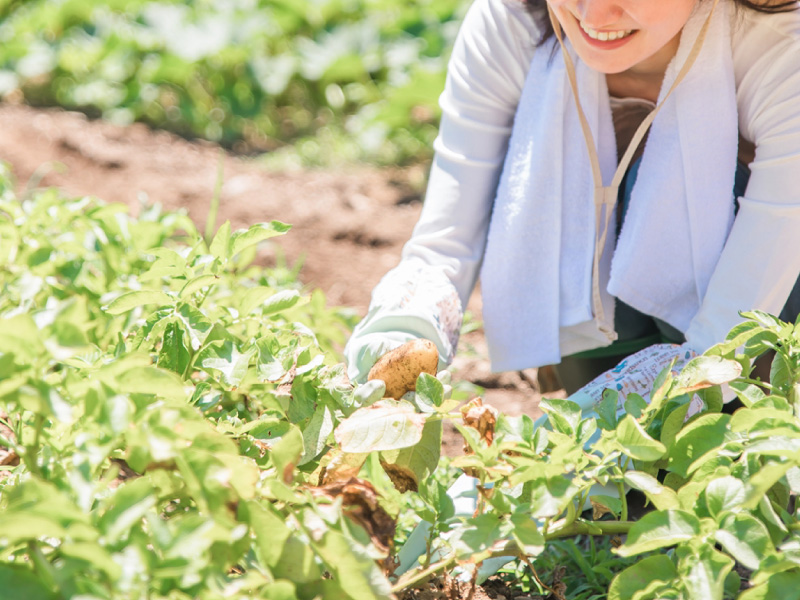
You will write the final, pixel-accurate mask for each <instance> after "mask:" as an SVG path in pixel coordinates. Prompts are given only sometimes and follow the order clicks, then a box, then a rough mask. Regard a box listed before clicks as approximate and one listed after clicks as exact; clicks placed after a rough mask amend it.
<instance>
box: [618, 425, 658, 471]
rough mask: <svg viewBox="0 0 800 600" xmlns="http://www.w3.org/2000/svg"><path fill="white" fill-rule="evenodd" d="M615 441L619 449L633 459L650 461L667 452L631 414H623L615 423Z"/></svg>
mask: <svg viewBox="0 0 800 600" xmlns="http://www.w3.org/2000/svg"><path fill="white" fill-rule="evenodd" d="M616 442H617V444H618V445H619V448H620V450H621V451H622V452H623V453H624V454H625V455H627V456H630V457H631V458H633V459H634V460H643V461H647V462H651V461H655V460H658V459H659V458H661V457H662V456H664V454H665V453H666V452H667V449H666V447H665V446H664V444H662V443H661V442H659V441H658V440H654V439H653V438H652V437H650V436H649V435H648V434H647V432H646V431H645V430H644V428H642V426H641V425H640V424H639V422H638V421H637V420H636V419H634V418H633V417H632V416H631V415H625V416H624V417H623V418H622V420H621V421H620V422H619V425H617V437H616Z"/></svg>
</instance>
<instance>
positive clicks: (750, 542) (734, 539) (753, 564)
mask: <svg viewBox="0 0 800 600" xmlns="http://www.w3.org/2000/svg"><path fill="white" fill-rule="evenodd" d="M714 539H716V540H717V542H719V543H720V545H722V547H723V548H725V550H727V551H728V553H730V555H731V556H733V558H735V559H736V560H737V561H738V562H740V563H741V564H743V565H744V566H745V567H747V568H748V569H750V570H752V571H755V570H756V569H758V568H759V566H760V565H761V561H762V560H763V559H764V558H767V557H768V556H769V555H771V554H774V552H775V548H774V546H773V545H772V541H771V540H770V538H769V531H767V528H766V526H765V525H764V524H763V523H762V522H761V521H759V520H758V519H756V518H755V517H753V516H751V515H747V514H739V515H728V516H727V517H726V518H725V520H724V521H723V522H722V523H721V524H720V528H719V530H718V531H717V532H716V534H715V535H714Z"/></svg>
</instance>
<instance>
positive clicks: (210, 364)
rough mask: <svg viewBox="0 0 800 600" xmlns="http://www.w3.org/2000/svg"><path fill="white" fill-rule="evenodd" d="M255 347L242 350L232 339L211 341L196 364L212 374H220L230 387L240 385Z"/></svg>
mask: <svg viewBox="0 0 800 600" xmlns="http://www.w3.org/2000/svg"><path fill="white" fill-rule="evenodd" d="M254 353H255V349H251V350H248V351H247V352H240V351H239V348H237V347H236V345H235V344H234V343H233V342H231V341H230V340H225V341H217V342H211V343H210V344H209V345H208V346H206V347H205V348H203V350H202V351H201V352H200V354H199V355H198V356H197V361H196V364H197V365H198V366H199V367H200V368H201V369H203V370H204V371H206V372H207V373H209V374H211V375H214V376H216V375H218V376H219V377H220V379H221V380H222V383H223V384H224V385H225V386H227V387H229V388H236V387H239V384H240V383H241V382H242V379H244V377H245V375H247V367H248V365H249V364H250V358H251V357H252V356H253V354H254Z"/></svg>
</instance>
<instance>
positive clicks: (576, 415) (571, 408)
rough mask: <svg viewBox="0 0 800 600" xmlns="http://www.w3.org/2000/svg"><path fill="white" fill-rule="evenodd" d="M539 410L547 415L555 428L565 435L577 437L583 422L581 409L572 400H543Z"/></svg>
mask: <svg viewBox="0 0 800 600" xmlns="http://www.w3.org/2000/svg"><path fill="white" fill-rule="evenodd" d="M539 408H540V409H541V410H542V411H544V412H545V413H547V416H548V418H549V419H550V422H551V423H552V424H553V428H554V429H555V430H556V431H560V432H561V433H563V434H565V435H570V436H572V435H575V432H576V431H577V430H578V425H579V424H580V421H581V407H580V406H579V405H578V404H577V403H575V402H573V401H572V400H564V399H561V398H543V399H542V400H541V401H540V402H539Z"/></svg>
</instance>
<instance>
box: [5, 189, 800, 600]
mask: <svg viewBox="0 0 800 600" xmlns="http://www.w3.org/2000/svg"><path fill="white" fill-rule="evenodd" d="M12 190H13V185H12V184H11V182H10V181H9V180H8V177H7V174H5V173H3V176H2V177H0V234H2V235H0V286H2V290H3V293H2V294H0V446H2V448H0V449H1V450H2V455H0V458H2V464H0V542H1V543H0V583H2V584H3V586H4V587H3V588H2V589H4V590H9V589H10V590H14V593H15V594H17V595H18V597H20V598H33V599H38V598H43V599H50V598H81V599H89V598H109V599H113V600H128V599H138V598H144V597H147V598H151V599H156V600H157V599H169V600H175V599H181V598H186V599H188V598H200V599H211V598H220V597H225V598H234V599H242V600H244V599H245V598H268V599H284V598H301V599H306V598H316V597H323V598H351V599H362V598H363V599H377V598H388V597H390V596H391V595H392V594H393V593H398V592H401V591H402V590H405V589H407V588H409V587H412V586H415V585H417V584H418V583H419V582H422V581H424V580H426V579H427V578H429V577H430V576H432V575H435V574H437V573H440V572H442V571H445V570H446V571H449V572H450V573H452V574H453V575H454V576H456V577H459V578H461V579H464V580H467V581H470V580H474V578H475V577H476V576H477V570H478V568H479V566H480V565H481V564H482V563H483V562H484V561H486V560H487V559H489V558H494V557H499V556H505V557H510V558H517V559H519V560H520V561H521V563H519V564H523V565H525V572H526V573H527V574H528V579H527V580H525V582H524V585H525V587H527V589H528V590H534V589H537V590H538V591H544V590H545V589H546V588H545V587H543V586H542V585H540V583H539V580H537V579H536V576H535V574H534V572H533V571H532V570H531V569H530V567H531V566H533V568H535V569H541V570H542V571H543V572H549V573H554V569H553V568H552V566H553V564H554V561H557V560H560V559H559V558H558V557H559V556H562V557H565V558H564V561H565V562H567V563H568V564H570V565H573V566H574V570H576V571H579V572H580V573H581V574H582V575H583V577H584V581H583V583H577V584H575V583H573V580H572V579H570V578H566V579H564V581H567V580H569V582H570V583H569V584H568V589H569V590H570V593H571V594H573V596H574V597H575V598H586V599H589V598H597V597H603V595H604V594H605V593H606V591H607V595H608V597H609V598H613V599H631V600H633V599H637V600H644V599H647V598H665V599H695V598H697V599H700V598H702V599H704V600H706V599H712V600H713V599H722V598H740V599H741V600H756V599H759V598H773V597H790V595H791V594H792V593H794V592H793V590H794V589H796V587H797V585H798V583H800V539H799V538H798V535H797V532H798V531H800V519H799V517H800V515H799V514H798V509H797V506H796V502H795V498H796V495H797V493H798V492H800V420H799V418H798V409H799V407H800V398H799V397H798V394H800V386H799V385H798V381H800V325H796V324H788V323H782V322H780V321H778V320H777V319H775V318H774V317H771V316H769V315H766V314H763V313H758V312H754V313H747V314H745V315H744V317H745V318H747V319H748V320H747V321H746V322H745V323H743V324H741V325H739V326H737V327H736V328H735V329H734V330H733V331H732V332H731V333H730V335H729V336H728V339H727V340H726V341H724V342H722V343H720V344H718V345H716V346H714V347H713V348H711V349H710V350H709V351H708V352H707V353H706V354H705V355H704V356H702V357H699V358H697V359H695V360H694V361H692V362H690V363H689V364H688V365H687V366H686V368H685V369H684V370H683V371H682V372H681V373H672V372H670V371H669V370H665V371H664V372H663V373H662V374H661V375H660V376H659V378H658V380H657V381H656V384H655V386H654V389H653V391H652V393H651V394H650V398H649V402H644V400H643V399H642V398H640V397H634V396H631V397H627V398H620V397H619V395H618V394H616V393H607V394H606V395H605V396H604V398H603V399H602V401H601V402H600V403H599V405H598V407H597V411H596V414H595V413H590V414H582V413H581V410H580V409H579V407H578V406H577V405H576V404H575V403H573V402H571V401H569V400H559V399H553V400H548V401H544V402H542V404H541V406H542V408H543V409H544V411H545V413H546V416H545V417H543V418H542V419H541V420H540V421H539V422H537V423H534V422H533V420H532V419H530V418H529V417H527V416H520V417H508V416H506V415H502V414H497V413H496V411H494V410H493V409H491V408H489V407H484V406H482V405H481V403H480V402H478V401H477V400H475V401H472V402H470V403H469V405H468V406H467V407H464V408H463V409H462V410H456V409H457V408H458V405H459V402H458V401H456V400H453V399H450V398H448V397H447V395H448V390H449V385H447V383H448V382H447V379H446V377H444V376H443V380H440V379H437V378H435V377H432V376H429V375H422V376H420V377H419V378H418V381H417V391H416V393H410V394H408V395H406V396H405V397H404V398H403V399H401V400H400V401H395V400H389V399H384V398H382V395H383V393H384V392H385V386H383V385H382V383H380V382H370V383H368V384H366V385H363V386H358V387H354V386H353V385H351V384H350V382H349V381H347V379H346V377H345V374H344V368H343V365H342V364H339V363H337V361H336V358H335V356H336V348H337V347H338V346H339V345H341V343H342V341H343V339H344V334H345V331H346V327H347V326H349V325H350V324H351V321H350V320H349V318H348V317H347V316H346V315H344V314H342V313H340V312H338V311H335V310H331V309H328V308H326V307H325V302H324V298H323V297H322V296H321V295H320V294H319V293H318V292H317V293H314V294H312V295H311V296H310V297H309V296H307V295H305V294H303V293H302V290H301V289H300V288H299V285H298V283H297V282H296V281H294V280H293V279H292V278H288V279H287V278H285V277H284V276H283V275H281V273H283V271H282V270H280V269H279V270H277V271H274V270H271V269H266V268H262V267H258V266H255V265H254V263H253V260H254V259H255V257H256V256H257V253H258V245H259V244H261V243H271V242H270V239H271V238H273V237H276V236H280V235H283V234H285V233H286V232H287V231H288V226H287V225H285V224H283V223H280V222H279V221H272V222H270V223H261V224H257V225H253V226H252V227H250V228H248V229H246V230H241V231H232V230H231V227H230V225H229V224H227V223H226V224H223V225H222V226H221V227H220V228H219V229H218V231H217V232H216V233H215V234H214V235H212V236H210V238H211V239H210V240H208V241H206V240H205V239H203V237H202V236H201V235H200V234H199V232H198V231H197V229H196V228H195V226H194V225H193V224H192V223H191V222H190V221H189V219H188V218H187V217H186V216H185V215H183V214H180V213H163V212H161V211H160V210H159V209H158V207H143V209H142V210H141V212H140V214H139V216H138V217H137V218H133V217H131V216H130V215H129V214H128V211H127V209H126V208H125V207H122V206H118V205H106V204H103V203H102V202H100V201H98V200H95V199H92V198H66V197H64V196H62V195H60V194H59V193H58V192H57V191H55V190H44V191H38V192H35V193H33V194H31V195H30V197H26V198H24V199H22V200H20V199H18V198H16V197H15V195H14V193H13V191H12ZM767 350H769V351H771V352H772V353H774V358H773V359H772V368H771V380H770V382H769V383H768V382H763V381H760V380H757V379H753V378H752V369H753V361H754V359H756V357H758V356H760V355H762V354H763V353H764V352H765V351H767ZM729 394H736V395H737V396H738V397H739V398H740V400H741V402H742V404H743V405H744V406H743V407H742V408H740V409H739V410H737V411H736V412H735V413H734V414H732V415H731V414H722V413H720V412H719V410H720V407H721V406H722V398H723V397H724V396H725V395H729ZM690 403H691V404H692V405H693V406H695V407H698V406H699V407H700V409H699V411H698V412H696V413H692V416H691V417H690V418H687V414H689V413H688V407H689V405H690ZM445 420H452V421H454V422H455V423H454V424H455V426H456V427H457V428H458V429H459V430H460V431H461V432H462V434H463V435H464V438H465V442H466V444H467V447H468V449H469V450H468V452H467V453H466V454H465V455H464V456H460V457H458V458H456V459H453V460H452V461H451V462H450V463H449V467H447V468H445V467H444V466H442V465H440V464H439V455H440V451H441V439H442V437H441V436H442V425H443V422H444V421H445ZM454 470H455V471H456V472H457V471H459V470H460V471H461V472H462V473H467V474H469V475H471V476H473V477H474V478H475V481H476V482H477V506H476V508H475V510H472V509H470V510H468V511H465V510H463V508H461V505H462V500H463V498H462V499H460V500H459V499H453V498H451V497H450V496H449V495H448V493H447V486H448V484H449V483H450V481H451V480H452V479H453V471H454ZM628 489H635V490H639V491H640V492H641V493H642V494H644V496H645V497H646V498H647V501H648V503H649V507H648V508H650V509H652V510H650V511H649V512H647V513H646V514H644V516H643V517H641V518H639V519H638V520H634V519H631V518H629V514H630V507H629V506H628V498H627V496H626V493H625V492H626V491H627V490H628ZM590 506H591V507H592V508H593V509H594V515H592V518H590V517H589V514H588V512H587V510H586V509H587V508H588V507H590ZM419 519H424V520H426V521H428V522H429V523H430V526H429V527H428V528H427V529H425V528H423V529H422V530H421V531H422V534H423V538H426V539H423V541H422V543H421V547H420V549H419V554H420V559H419V564H417V565H407V566H410V569H409V570H408V571H406V572H404V573H397V574H394V573H393V572H392V566H393V563H394V559H395V558H396V549H397V547H396V545H395V542H394V537H395V527H396V524H398V523H399V524H400V526H401V530H400V532H399V533H398V534H397V539H398V540H400V539H406V538H407V539H408V541H409V543H411V542H412V539H414V538H415V535H414V534H413V533H412V534H408V531H409V529H410V528H411V525H412V524H413V523H414V522H415V521H417V520H419ZM426 531H427V534H426V533H425V532H426ZM576 536H580V537H576ZM591 536H601V537H602V539H603V540H604V541H602V542H601V543H599V544H598V545H595V544H594V542H593V541H589V542H587V541H586V540H587V539H590V538H591ZM618 536H625V537H624V543H622V544H621V545H619V547H618V548H615V549H613V550H612V546H613V545H616V544H611V543H610V541H609V540H615V541H616V540H617V538H618ZM417 537H419V536H417ZM620 539H621V538H620ZM417 541H418V540H417ZM554 557H555V558H554ZM737 563H738V565H739V566H740V567H742V568H743V569H746V570H747V571H748V572H749V573H751V575H750V577H749V581H748V582H747V585H748V586H749V587H746V586H745V589H744V590H743V591H740V579H739V577H740V576H739V574H738V573H739V571H738V570H734V566H735V565H736V564H737ZM530 577H533V580H531V579H530ZM534 583H535V585H534Z"/></svg>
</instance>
